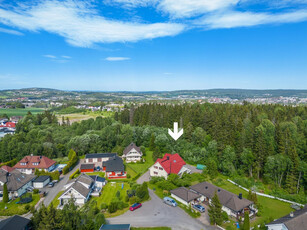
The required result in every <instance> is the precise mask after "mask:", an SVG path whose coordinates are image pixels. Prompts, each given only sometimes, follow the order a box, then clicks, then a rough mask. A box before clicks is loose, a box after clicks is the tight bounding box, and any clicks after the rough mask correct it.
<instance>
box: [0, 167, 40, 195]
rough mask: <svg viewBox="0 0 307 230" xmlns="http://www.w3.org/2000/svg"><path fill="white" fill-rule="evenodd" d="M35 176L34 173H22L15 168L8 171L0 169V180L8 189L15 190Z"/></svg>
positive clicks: (0, 189) (0, 188) (1, 189)
mask: <svg viewBox="0 0 307 230" xmlns="http://www.w3.org/2000/svg"><path fill="white" fill-rule="evenodd" d="M35 177H36V176H35V175H28V174H23V173H21V172H19V171H17V170H13V171H11V172H10V173H8V172H6V171H4V170H2V169H0V181H1V182H2V183H6V185H7V189H8V191H17V190H18V189H19V188H21V187H22V186H24V185H25V184H26V183H28V182H29V181H32V180H33V179H34V178H35ZM0 191H3V186H0Z"/></svg>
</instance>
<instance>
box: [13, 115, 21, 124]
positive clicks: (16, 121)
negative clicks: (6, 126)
mask: <svg viewBox="0 0 307 230" xmlns="http://www.w3.org/2000/svg"><path fill="white" fill-rule="evenodd" d="M21 119H22V116H12V117H10V121H11V122H13V123H18V121H20V120H21Z"/></svg>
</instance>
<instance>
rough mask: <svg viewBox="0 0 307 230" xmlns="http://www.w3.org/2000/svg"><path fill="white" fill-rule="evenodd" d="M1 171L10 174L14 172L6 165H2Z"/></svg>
mask: <svg viewBox="0 0 307 230" xmlns="http://www.w3.org/2000/svg"><path fill="white" fill-rule="evenodd" d="M1 169H2V170H4V171H6V172H12V171H13V170H14V168H12V167H10V166H7V165H3V166H2V167H1Z"/></svg>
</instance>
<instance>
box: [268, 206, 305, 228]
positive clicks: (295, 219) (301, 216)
mask: <svg viewBox="0 0 307 230" xmlns="http://www.w3.org/2000/svg"><path fill="white" fill-rule="evenodd" d="M266 226H267V227H268V230H306V227H307V205H305V207H304V208H302V209H300V210H296V211H294V212H291V213H290V214H289V215H286V216H284V217H281V218H279V219H277V220H274V221H273V222H271V223H269V224H267V225H266Z"/></svg>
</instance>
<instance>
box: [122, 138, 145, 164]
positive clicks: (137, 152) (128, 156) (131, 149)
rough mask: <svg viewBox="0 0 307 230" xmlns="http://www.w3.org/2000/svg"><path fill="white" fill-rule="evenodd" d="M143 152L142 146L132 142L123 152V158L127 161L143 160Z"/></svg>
mask: <svg viewBox="0 0 307 230" xmlns="http://www.w3.org/2000/svg"><path fill="white" fill-rule="evenodd" d="M142 156H143V153H142V151H141V149H140V147H138V146H136V144H134V143H131V144H130V145H128V146H127V147H126V148H125V149H124V152H123V155H122V158H123V159H125V160H126V162H127V163H130V162H137V161H141V159H142Z"/></svg>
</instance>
